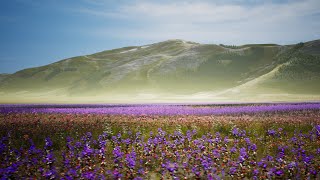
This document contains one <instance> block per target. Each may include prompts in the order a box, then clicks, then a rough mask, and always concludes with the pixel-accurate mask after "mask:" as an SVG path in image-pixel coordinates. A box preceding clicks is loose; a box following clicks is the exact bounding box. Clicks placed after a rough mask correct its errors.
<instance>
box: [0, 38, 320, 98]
mask: <svg viewBox="0 0 320 180" xmlns="http://www.w3.org/2000/svg"><path fill="white" fill-rule="evenodd" d="M0 82H1V85H0V96H2V98H1V99H2V100H1V101H2V102H137V101H150V102H156V101H157V102H159V101H164V102H166V101H168V102H169V101H186V102H187V101H188V102H189V101H194V100H198V101H275V100H319V99H318V97H319V96H320V91H319V88H320V85H319V84H320V41H319V40H316V41H310V42H306V43H299V44H296V45H287V46H280V45H276V44H249V45H243V46H228V45H213V44H199V43H194V42H188V41H183V40H168V41H165V42H160V43H155V44H150V45H146V46H133V47H125V48H120V49H114V50H108V51H103V52H99V53H96V54H92V55H86V56H79V57H73V58H69V59H64V60H61V61H58V62H56V63H53V64H49V65H46V66H42V67H35V68H30V69H24V70H21V71H18V72H16V73H14V74H10V75H0ZM283 94H286V97H285V98H284V96H283ZM296 96H299V98H296ZM279 97H281V98H282V99H281V98H280V99H279Z"/></svg>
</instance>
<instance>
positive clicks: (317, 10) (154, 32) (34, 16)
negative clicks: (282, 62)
mask: <svg viewBox="0 0 320 180" xmlns="http://www.w3.org/2000/svg"><path fill="white" fill-rule="evenodd" d="M167 39H184V40H189V41H195V42H200V43H216V44H220V43H223V44H237V45H239V44H246V43H278V44H292V43H298V42H301V41H309V40H314V39H320V1H319V0H296V1H290V0H282V1H277V0H274V1H259V0H248V1H245V0H230V1H228V0H227V1H226V0H216V1H214V0H213V1H210V0H198V1H190V0H189V1H183V0H176V1H174V0H161V1H155V0H154V1H146V0H127V1H126V0H73V1H72V0H68V1H65V0H56V1H51V0H38V1H36V0H3V1H1V2H0V73H13V72H15V71H18V70H21V69H23V68H28V67H34V66H41V65H46V64H48V63H52V62H55V61H58V60H61V59H64V58H68V57H72V56H78V55H85V54H92V53H95V52H99V51H102V50H107V49H113V48H119V47H123V46H132V45H144V44H148V43H154V42H159V41H164V40H167Z"/></svg>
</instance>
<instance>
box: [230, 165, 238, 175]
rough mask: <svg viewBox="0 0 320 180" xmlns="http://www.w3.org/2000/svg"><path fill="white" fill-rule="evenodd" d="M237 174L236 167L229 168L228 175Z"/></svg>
mask: <svg viewBox="0 0 320 180" xmlns="http://www.w3.org/2000/svg"><path fill="white" fill-rule="evenodd" d="M236 172H237V168H236V167H231V168H230V170H229V174H231V175H234V174H235V173H236Z"/></svg>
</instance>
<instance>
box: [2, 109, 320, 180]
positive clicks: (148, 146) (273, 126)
mask: <svg viewBox="0 0 320 180" xmlns="http://www.w3.org/2000/svg"><path fill="white" fill-rule="evenodd" d="M0 138H1V139H0V178H1V179H24V178H27V179H244V178H248V179H319V178H320V104H319V103H290V104H288V103H287V104H227V105H224V104H215V105H206V104H203V105H181V104H180V105H156V104H155V105H0Z"/></svg>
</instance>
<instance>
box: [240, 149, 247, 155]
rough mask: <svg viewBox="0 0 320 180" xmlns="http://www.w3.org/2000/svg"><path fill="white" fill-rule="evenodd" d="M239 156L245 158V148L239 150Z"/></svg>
mask: <svg viewBox="0 0 320 180" xmlns="http://www.w3.org/2000/svg"><path fill="white" fill-rule="evenodd" d="M240 156H242V157H247V150H246V148H244V147H243V148H240Z"/></svg>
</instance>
